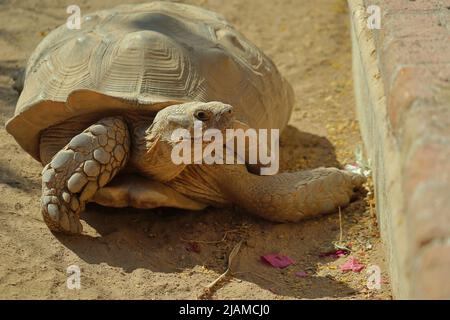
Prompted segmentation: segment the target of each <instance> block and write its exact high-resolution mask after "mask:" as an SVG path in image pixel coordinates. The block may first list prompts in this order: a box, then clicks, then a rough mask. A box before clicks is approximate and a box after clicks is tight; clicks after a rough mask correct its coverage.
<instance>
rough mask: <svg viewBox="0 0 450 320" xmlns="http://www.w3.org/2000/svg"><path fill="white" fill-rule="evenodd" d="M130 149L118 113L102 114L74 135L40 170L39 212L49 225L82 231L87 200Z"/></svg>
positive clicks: (126, 158)
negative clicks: (114, 114)
mask: <svg viewBox="0 0 450 320" xmlns="http://www.w3.org/2000/svg"><path fill="white" fill-rule="evenodd" d="M129 152H130V136H129V133H128V129H127V125H126V123H125V122H124V121H123V119H122V118H120V117H111V118H104V119H102V120H100V121H98V122H97V123H95V124H94V125H92V126H90V127H89V128H87V129H86V130H84V131H83V132H82V133H80V134H79V135H76V136H75V137H73V139H72V140H71V141H70V142H69V144H68V145H67V146H65V147H64V148H63V149H62V150H61V151H59V152H58V153H57V154H55V156H54V157H53V159H52V160H51V162H50V163H49V164H47V165H46V166H45V167H44V169H43V171H42V198H41V212H42V215H43V217H44V221H45V222H46V223H47V225H48V227H49V228H50V229H51V230H53V231H59V232H64V233H72V234H75V233H81V231H82V226H81V223H80V221H79V217H80V213H81V212H82V211H83V210H84V207H85V204H86V202H87V201H88V200H89V199H91V198H92V197H93V195H94V194H95V193H96V191H97V190H98V188H101V187H103V186H104V185H106V184H107V183H108V182H109V181H111V179H112V178H113V177H114V176H115V175H116V173H117V172H118V171H119V170H120V169H121V168H123V167H124V166H125V164H126V162H127V160H128V158H129Z"/></svg>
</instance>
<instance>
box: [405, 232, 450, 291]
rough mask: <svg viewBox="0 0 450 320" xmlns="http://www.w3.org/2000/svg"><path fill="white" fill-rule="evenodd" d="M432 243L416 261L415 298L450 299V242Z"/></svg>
mask: <svg viewBox="0 0 450 320" xmlns="http://www.w3.org/2000/svg"><path fill="white" fill-rule="evenodd" d="M436 242H437V243H435V244H431V245H430V246H428V247H426V248H424V250H423V252H422V254H420V255H418V256H417V257H415V258H416V261H415V263H414V267H415V268H414V271H413V273H412V277H411V278H412V281H411V282H412V285H413V292H412V298H414V299H450V268H449V266H450V244H448V243H447V242H448V241H446V240H445V239H442V242H443V243H442V244H439V242H438V240H437V241H436Z"/></svg>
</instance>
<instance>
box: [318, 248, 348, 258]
mask: <svg viewBox="0 0 450 320" xmlns="http://www.w3.org/2000/svg"><path fill="white" fill-rule="evenodd" d="M348 253H349V252H348V251H347V250H342V249H338V250H332V251H328V252H322V253H321V254H319V257H320V258H327V257H330V258H334V259H337V258H340V257H345V256H346V255H348Z"/></svg>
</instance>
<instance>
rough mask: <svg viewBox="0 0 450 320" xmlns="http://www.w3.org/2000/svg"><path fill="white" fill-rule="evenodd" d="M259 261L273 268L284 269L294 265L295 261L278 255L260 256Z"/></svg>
mask: <svg viewBox="0 0 450 320" xmlns="http://www.w3.org/2000/svg"><path fill="white" fill-rule="evenodd" d="M261 260H262V261H263V262H265V263H268V264H270V265H271V266H272V267H274V268H280V269H283V268H286V267H288V266H290V265H291V264H294V263H295V261H294V260H292V259H291V258H289V257H288V256H283V255H281V254H278V253H270V254H266V255H263V256H261Z"/></svg>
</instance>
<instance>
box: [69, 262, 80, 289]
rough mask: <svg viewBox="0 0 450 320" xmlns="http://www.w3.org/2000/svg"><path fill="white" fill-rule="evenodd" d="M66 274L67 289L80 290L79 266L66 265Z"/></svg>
mask: <svg viewBox="0 0 450 320" xmlns="http://www.w3.org/2000/svg"><path fill="white" fill-rule="evenodd" d="M66 272H67V274H68V275H69V276H68V277H67V281H66V286H67V289H70V290H74V289H76V290H80V289H81V270H80V267H79V266H77V265H75V264H73V265H70V266H68V267H67V270H66Z"/></svg>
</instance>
